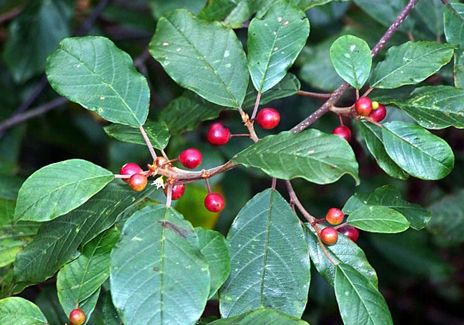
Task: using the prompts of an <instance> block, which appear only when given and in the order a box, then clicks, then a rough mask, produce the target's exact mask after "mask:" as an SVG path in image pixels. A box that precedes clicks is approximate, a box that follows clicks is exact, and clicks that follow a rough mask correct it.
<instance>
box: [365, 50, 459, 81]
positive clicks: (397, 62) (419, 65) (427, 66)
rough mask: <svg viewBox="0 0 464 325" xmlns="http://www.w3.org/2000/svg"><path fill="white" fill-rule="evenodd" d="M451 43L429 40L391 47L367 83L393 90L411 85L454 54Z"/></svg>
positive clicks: (424, 77)
mask: <svg viewBox="0 0 464 325" xmlns="http://www.w3.org/2000/svg"><path fill="white" fill-rule="evenodd" d="M453 53H454V46H453V45H451V44H446V43H445V44H442V43H437V42H430V41H418V42H406V43H404V44H402V45H400V46H392V47H390V48H389V49H388V51H387V57H386V59H385V60H384V61H382V62H380V63H378V64H377V66H376V67H375V69H374V71H373V74H372V78H371V80H370V86H371V87H373V88H384V89H393V88H398V87H401V86H404V85H414V84H416V83H419V82H421V81H424V80H425V79H426V78H428V77H430V76H431V75H433V74H434V73H436V72H437V71H438V70H440V69H441V67H442V66H444V65H445V64H447V63H448V62H449V61H450V60H451V58H452V57H453Z"/></svg>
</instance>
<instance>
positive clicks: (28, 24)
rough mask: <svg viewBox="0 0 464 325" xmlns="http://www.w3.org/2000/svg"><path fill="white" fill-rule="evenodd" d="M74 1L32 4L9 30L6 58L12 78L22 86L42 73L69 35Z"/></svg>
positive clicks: (52, 0)
mask: <svg viewBox="0 0 464 325" xmlns="http://www.w3.org/2000/svg"><path fill="white" fill-rule="evenodd" d="M74 5H75V4H74V1H72V0H49V1H29V2H28V3H27V5H26V6H25V8H24V9H23V11H22V12H21V14H20V15H19V16H18V17H17V18H16V19H14V20H13V21H12V22H11V24H10V26H9V33H8V34H9V36H8V37H7V41H6V43H5V48H4V53H3V57H4V59H5V62H6V64H7V65H8V68H9V69H10V71H11V73H12V75H13V78H14V79H15V80H16V81H17V82H23V81H26V80H27V79H29V78H31V77H33V76H34V75H36V74H38V73H40V72H43V70H44V68H45V62H46V59H47V56H48V55H49V54H50V53H52V52H53V50H55V48H56V47H57V45H58V42H59V41H61V39H62V38H64V37H67V36H69V34H70V28H69V27H70V22H71V19H72V17H73V8H74Z"/></svg>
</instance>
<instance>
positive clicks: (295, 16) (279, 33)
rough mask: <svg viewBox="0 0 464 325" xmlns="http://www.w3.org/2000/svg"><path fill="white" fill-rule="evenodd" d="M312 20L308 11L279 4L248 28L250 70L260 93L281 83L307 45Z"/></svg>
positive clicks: (283, 3) (253, 21) (281, 2)
mask: <svg viewBox="0 0 464 325" xmlns="http://www.w3.org/2000/svg"><path fill="white" fill-rule="evenodd" d="M308 35H309V21H308V19H307V18H306V16H305V14H304V12H302V11H301V10H299V9H297V8H295V7H294V6H292V5H291V4H289V3H287V2H285V1H278V2H277V3H275V4H274V5H273V6H272V7H271V9H269V11H268V12H267V13H266V15H265V16H264V17H263V18H258V17H255V18H254V19H253V20H252V21H251V23H250V26H249V27H248V70H249V71H250V76H251V81H252V82H253V85H254V86H255V88H256V90H257V91H258V92H260V93H264V92H266V91H267V90H269V89H271V88H272V87H274V86H275V85H276V84H278V83H279V82H280V81H281V80H282V79H283V78H284V77H285V75H286V73H287V70H288V69H289V68H290V66H291V65H292V64H293V63H294V62H295V60H296V57H297V56H298V54H299V53H300V52H301V50H302V49H303V47H304V45H305V44H306V39H307V38H308Z"/></svg>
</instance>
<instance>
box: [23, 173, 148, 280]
mask: <svg viewBox="0 0 464 325" xmlns="http://www.w3.org/2000/svg"><path fill="white" fill-rule="evenodd" d="M121 183H122V182H118V183H116V182H115V183H111V184H109V185H107V186H106V188H105V189H103V190H102V191H101V192H100V193H98V194H97V195H95V196H94V197H93V198H91V199H90V200H89V201H88V202H86V203H85V204H84V205H82V206H81V207H79V208H77V209H75V210H74V211H71V212H70V213H68V214H67V215H65V216H62V217H60V218H58V219H55V220H53V221H50V222H47V223H44V224H43V225H42V226H41V228H40V230H39V233H38V234H37V236H36V237H35V238H34V240H33V241H32V242H31V243H30V244H29V245H27V246H26V247H25V248H24V250H23V251H22V252H21V253H19V254H18V255H17V257H16V261H15V275H16V279H17V280H18V282H24V283H25V284H26V285H28V284H34V283H39V282H42V281H44V280H46V279H47V278H49V277H51V276H52V275H53V274H54V273H55V272H56V271H58V270H59V269H60V268H61V267H62V266H63V265H64V264H65V263H66V262H68V261H69V260H70V259H72V258H73V257H76V253H77V249H78V248H79V247H80V246H82V245H85V244H86V243H88V242H89V241H91V240H92V239H94V238H95V237H97V236H98V235H99V234H100V233H101V232H103V231H105V230H106V229H108V228H110V227H111V226H113V225H114V223H115V222H116V221H117V220H118V218H119V216H120V215H122V214H123V213H124V212H125V211H126V210H127V209H128V208H130V207H131V206H132V205H133V204H136V203H137V202H139V201H141V200H143V199H144V198H145V197H146V196H147V195H148V194H150V192H151V191H150V190H145V191H143V192H140V193H135V192H134V191H132V190H131V189H130V188H129V187H128V186H127V184H121Z"/></svg>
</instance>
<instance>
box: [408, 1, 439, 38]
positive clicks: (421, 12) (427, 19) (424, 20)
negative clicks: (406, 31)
mask: <svg viewBox="0 0 464 325" xmlns="http://www.w3.org/2000/svg"><path fill="white" fill-rule="evenodd" d="M412 14H413V17H414V18H415V20H416V22H417V24H416V26H415V29H416V30H420V31H421V32H422V30H421V29H423V28H427V29H428V30H430V31H431V32H432V33H433V35H434V36H435V38H436V39H440V36H441V35H442V34H443V3H442V2H441V0H430V1H419V2H418V3H417V4H416V7H415V8H414V10H413V11H412ZM418 23H420V24H418Z"/></svg>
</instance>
